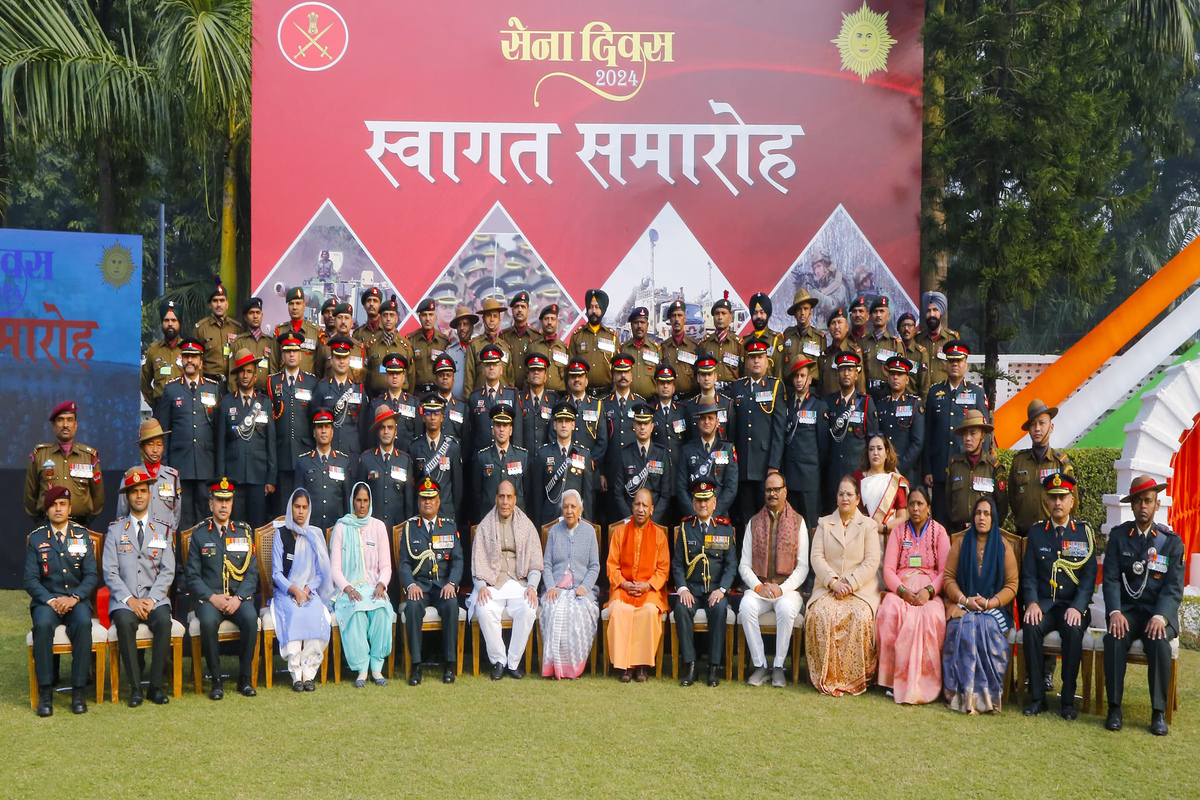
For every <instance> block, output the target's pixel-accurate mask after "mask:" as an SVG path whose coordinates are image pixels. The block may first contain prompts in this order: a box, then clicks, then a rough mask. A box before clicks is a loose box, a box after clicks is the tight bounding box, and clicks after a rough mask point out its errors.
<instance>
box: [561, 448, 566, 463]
mask: <svg viewBox="0 0 1200 800" xmlns="http://www.w3.org/2000/svg"><path fill="white" fill-rule="evenodd" d="M562 457H563V461H566V460H567V448H565V447H564V448H562Z"/></svg>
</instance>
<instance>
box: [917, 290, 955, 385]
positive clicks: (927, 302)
mask: <svg viewBox="0 0 1200 800" xmlns="http://www.w3.org/2000/svg"><path fill="white" fill-rule="evenodd" d="M921 308H922V309H923V310H924V312H925V327H924V328H922V329H921V330H920V331H918V332H917V335H916V336H915V337H913V338H914V340H915V341H916V343H917V344H919V345H921V346H922V347H924V348H925V350H926V351H927V352H928V353H929V377H928V378H927V379H926V385H928V386H933V385H934V384H935V383H941V382H943V381H946V380H949V373H948V372H947V366H946V362H947V360H948V358H949V356H948V355H947V354H946V345H948V344H950V343H951V342H954V341H957V340H958V338H959V336H958V331H953V330H950V328H949V327H948V326H947V325H946V324H945V320H946V308H947V304H946V295H944V294H942V293H941V292H926V293H925V294H923V295H921Z"/></svg>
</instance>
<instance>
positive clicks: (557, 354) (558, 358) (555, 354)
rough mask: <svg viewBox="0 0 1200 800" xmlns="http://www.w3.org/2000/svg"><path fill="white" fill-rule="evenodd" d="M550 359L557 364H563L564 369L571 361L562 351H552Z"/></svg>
mask: <svg viewBox="0 0 1200 800" xmlns="http://www.w3.org/2000/svg"><path fill="white" fill-rule="evenodd" d="M550 358H551V360H552V361H554V363H555V364H562V365H563V366H564V367H565V366H566V365H567V362H568V361H570V360H571V359H570V358H568V357H567V354H566V353H564V352H563V351H562V350H551V351H550Z"/></svg>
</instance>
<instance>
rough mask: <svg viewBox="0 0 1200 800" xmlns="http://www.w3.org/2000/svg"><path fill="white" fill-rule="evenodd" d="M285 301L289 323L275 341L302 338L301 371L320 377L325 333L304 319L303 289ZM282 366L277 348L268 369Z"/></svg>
mask: <svg viewBox="0 0 1200 800" xmlns="http://www.w3.org/2000/svg"><path fill="white" fill-rule="evenodd" d="M284 299H285V300H287V310H288V321H287V322H283V323H280V324H279V325H276V326H275V341H276V342H277V343H278V341H279V337H280V336H282V335H283V334H284V333H285V332H287V331H291V332H292V333H295V334H297V335H298V336H299V337H300V364H299V367H300V369H302V370H304V371H305V372H308V373H311V374H312V375H314V376H318V377H319V376H320V375H321V373H322V371H323V370H324V367H325V364H324V363H323V362H321V361H318V360H317V354H318V352H319V351H320V349H321V342H322V341H323V339H324V332H323V331H322V330H321V329H320V328H318V327H317V326H316V325H314V324H312V323H311V322H309V321H308V320H306V319H305V318H304V310H305V309H306V308H307V300H306V298H305V297H304V290H303V289H302V288H300V287H299V286H293V287H292V288H291V289H288V290H287V294H286V295H284ZM282 364H283V358H282V354H281V353H280V352H279V348H278V347H276V348H275V349H274V350H273V351H272V352H271V361H270V364H269V365H268V367H267V369H268V370H269V371H270V372H271V374H272V375H274V374H275V373H276V372H279V370H280V369H281V368H282ZM288 497H291V495H290V494H287V495H284V498H285V499H286V498H288Z"/></svg>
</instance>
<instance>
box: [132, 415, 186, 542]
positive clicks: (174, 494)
mask: <svg viewBox="0 0 1200 800" xmlns="http://www.w3.org/2000/svg"><path fill="white" fill-rule="evenodd" d="M168 433H170V431H164V430H163V429H162V426H161V425H159V424H158V420H156V419H154V418H153V417H151V418H150V419H144V420H142V424H141V426H140V427H139V428H138V445H139V447H140V448H141V451H142V462H143V463H142V464H141V465H139V467H140V469H142V470H143V471H144V472H146V473H148V474H149V475H150V478H151V480H152V481H153V482H152V483H151V484H150V511H149V514H150V519H151V520H153V521H154V522H157V523H158V524H160V525H163V526H165V527H167V528H170V529H171V530H173V531H177V530H179V517H180V512H181V511H182V508H181V505H180V502H179V497H180V482H179V473H178V472H176V471H175V469H174V468H173V467H168V466H167V465H166V464H164V463H162V452H163V439H164V437H165V436H166V434H168ZM128 515H129V502H128V500H127V499H126V493H125V492H120V493H119V494H118V495H117V518H118V519H120V518H121V517H124V516H128Z"/></svg>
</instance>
